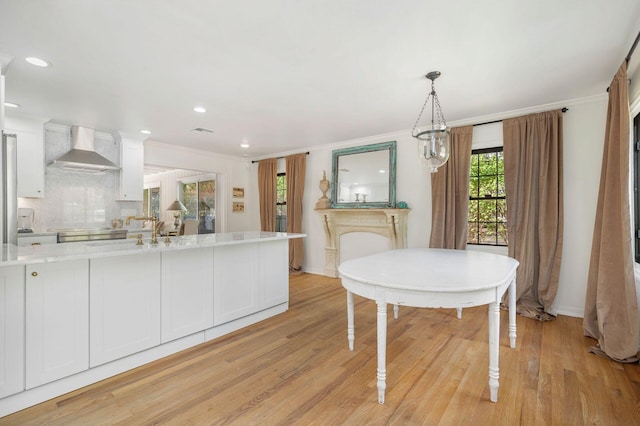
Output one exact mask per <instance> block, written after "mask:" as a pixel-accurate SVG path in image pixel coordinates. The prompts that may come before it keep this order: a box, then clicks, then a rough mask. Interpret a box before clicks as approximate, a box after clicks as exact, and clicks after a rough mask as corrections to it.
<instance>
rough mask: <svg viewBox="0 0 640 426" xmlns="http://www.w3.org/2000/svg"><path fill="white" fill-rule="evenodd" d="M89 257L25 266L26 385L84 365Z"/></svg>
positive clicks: (49, 378)
mask: <svg viewBox="0 0 640 426" xmlns="http://www.w3.org/2000/svg"><path fill="white" fill-rule="evenodd" d="M88 280H89V261H88V260H86V259H81V260H73V261H60V262H47V263H39V264H33V265H27V266H26V316H25V318H26V388H27V389H30V388H33V387H36V386H39V385H42V384H44V383H48V382H52V381H54V380H57V379H60V378H63V377H66V376H69V375H71V374H74V373H78V372H80V371H83V370H86V369H88V368H89V282H88Z"/></svg>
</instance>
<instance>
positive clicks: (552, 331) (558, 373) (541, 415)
mask: <svg viewBox="0 0 640 426" xmlns="http://www.w3.org/2000/svg"><path fill="white" fill-rule="evenodd" d="M290 283H291V291H290V293H291V299H290V309H289V311H287V312H286V313H284V314H281V315H279V316H277V317H275V318H271V319H268V320H266V321H263V322H261V323H258V324H256V325H253V326H251V327H248V328H246V329H243V330H240V331H238V332H235V333H233V334H230V335H227V336H224V337H222V338H219V339H216V340H213V341H211V342H207V343H204V344H202V345H200V346H197V347H195V348H191V349H189V350H186V351H184V352H181V353H179V354H176V355H173V356H170V357H168V358H165V359H162V360H159V361H157V362H154V363H151V364H148V365H146V366H143V367H140V368H137V369H135V370H132V371H130V372H127V373H124V374H121V375H119V376H116V377H113V378H111V379H108V380H104V381H102V382H100V383H96V384H94V385H91V386H88V387H86V388H83V389H80V390H78V391H75V392H72V393H69V394H67V395H64V396H61V397H59V398H56V399H53V400H51V401H48V402H45V403H42V404H40V405H38V406H35V407H32V408H29V409H27V410H24V411H21V412H19V413H15V414H13V415H10V416H7V417H4V418H1V419H0V424H2V425H5V424H11V425H18V424H19V425H23V424H28V425H40V424H47V425H58V424H59V425H97V424H123V425H132V424H133V425H142V424H175V425H208V424H238V425H253V424H260V425H280V424H281V425H289V424H301V425H312V424H316V425H337V424H348V425H375V424H395V425H436V424H442V425H488V424H491V425H518V424H524V425H581V424H602V425H636V424H640V367H639V366H638V365H637V364H635V365H623V364H618V363H615V362H611V361H608V360H606V359H603V358H600V357H597V356H595V355H593V354H590V353H588V352H587V348H588V347H589V346H590V345H592V344H593V343H594V341H592V340H591V339H588V338H586V337H583V334H582V325H581V324H582V321H581V320H580V319H577V318H571V317H565V316H560V317H558V319H557V320H556V321H552V322H547V323H541V322H536V321H533V320H530V319H526V318H523V317H518V318H517V324H518V341H517V346H516V349H510V348H509V344H508V336H507V324H508V321H507V313H506V312H502V315H501V336H500V390H499V400H498V402H497V403H491V402H490V401H489V388H488V384H487V374H488V373H487V368H488V343H487V327H486V325H487V308H486V307H478V308H471V309H465V310H464V311H463V318H462V320H458V319H457V318H456V312H455V309H440V310H438V309H414V308H406V307H404V308H401V310H400V318H399V319H398V320H394V319H393V316H392V315H391V312H389V315H388V318H389V326H388V337H387V339H388V340H387V342H388V343H387V345H388V349H387V392H386V402H385V404H384V405H379V404H378V403H377V391H376V327H375V325H376V307H375V304H374V302H372V301H369V300H365V299H362V298H359V297H357V296H356V310H355V319H356V345H355V350H354V351H353V352H350V351H349V350H348V347H347V337H346V322H347V319H346V300H345V299H346V298H345V291H344V289H343V288H342V287H341V285H340V281H339V280H338V279H331V278H326V277H322V276H318V275H311V274H304V275H300V276H292V277H291V278H290Z"/></svg>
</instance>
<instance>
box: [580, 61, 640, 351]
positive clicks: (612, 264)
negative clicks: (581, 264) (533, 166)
mask: <svg viewBox="0 0 640 426" xmlns="http://www.w3.org/2000/svg"><path fill="white" fill-rule="evenodd" d="M628 90H629V88H628V83H627V64H626V61H624V62H623V64H622V65H621V66H620V69H619V70H618V72H617V73H616V75H615V76H614V78H613V81H612V82H611V85H610V86H609V106H608V108H607V123H606V131H605V139H604V152H603V156H602V169H601V171H600V188H599V191H598V207H597V209H596V222H595V226H594V231H593V242H592V246H591V262H590V264H589V276H588V281H587V295H586V298H585V308H584V320H583V328H584V332H585V335H587V336H589V337H593V338H594V339H598V347H592V348H590V351H592V352H595V353H597V354H599V355H604V356H607V357H609V358H611V359H613V360H616V361H620V362H637V361H638V331H639V330H638V328H639V325H638V302H637V299H636V288H635V279H634V273H633V258H632V251H633V250H632V244H633V242H632V231H631V218H630V213H629V208H630V207H629V195H628V194H629V149H630V148H629V93H628Z"/></svg>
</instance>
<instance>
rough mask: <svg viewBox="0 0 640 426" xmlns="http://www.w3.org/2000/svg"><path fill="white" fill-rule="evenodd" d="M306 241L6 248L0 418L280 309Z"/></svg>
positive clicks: (266, 238) (192, 239) (243, 238)
mask: <svg viewBox="0 0 640 426" xmlns="http://www.w3.org/2000/svg"><path fill="white" fill-rule="evenodd" d="M302 237H304V235H303V234H286V233H266V232H239V233H225V234H207V235H189V236H183V237H171V242H170V243H164V242H163V240H162V239H160V242H159V243H158V244H150V243H149V241H148V240H146V241H144V242H143V244H142V245H137V244H136V240H135V239H126V240H112V241H94V242H87V243H72V244H55V245H54V244H51V245H38V246H26V247H18V246H14V245H4V246H2V252H1V253H0V417H1V416H4V415H7V414H9V413H12V412H15V411H18V410H20V409H23V408H26V407H29V406H31V405H34V404H37V403H39V402H42V401H45V400H48V399H50V398H53V397H55V396H58V395H62V394H64V393H67V392H69V391H72V390H74V389H78V388H80V387H83V386H86V385H88V384H91V383H95V382H97V381H100V380H102V379H105V378H107V377H111V376H113V375H116V374H119V373H121V372H124V371H127V370H130V369H132V368H135V367H138V366H140V365H143V364H146V363H148V362H151V361H154V360H157V359H159V358H162V357H165V356H167V355H170V354H173V353H176V352H179V351H181V350H183V349H186V348H189V347H191V346H195V345H197V344H200V343H203V342H205V341H208V340H211V339H214V338H216V337H219V336H222V335H224V334H227V333H230V332H232V331H235V330H238V329H240V328H242V327H246V326H248V325H251V324H253V323H256V322H258V321H261V320H264V319H266V318H269V317H271V316H274V315H277V314H279V313H282V312H285V311H286V310H287V309H288V302H289V277H288V253H289V252H288V241H289V239H291V238H302Z"/></svg>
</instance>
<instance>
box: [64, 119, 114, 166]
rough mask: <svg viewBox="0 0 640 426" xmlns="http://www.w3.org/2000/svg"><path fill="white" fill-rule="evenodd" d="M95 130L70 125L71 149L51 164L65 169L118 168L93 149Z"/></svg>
mask: <svg viewBox="0 0 640 426" xmlns="http://www.w3.org/2000/svg"><path fill="white" fill-rule="evenodd" d="M94 134H95V130H93V129H89V128H86V127H80V126H72V127H71V151H69V152H67V153H66V154H64V155H63V156H61V157H60V158H58V159H57V160H53V161H52V162H51V165H52V166H55V167H60V168H63V169H66V170H75V171H82V172H89V173H100V172H105V171H108V170H120V167H118V166H117V165H115V164H114V163H112V162H111V161H109V160H107V159H106V158H104V157H103V156H102V155H100V154H98V153H97V152H96V151H95V143H94Z"/></svg>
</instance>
